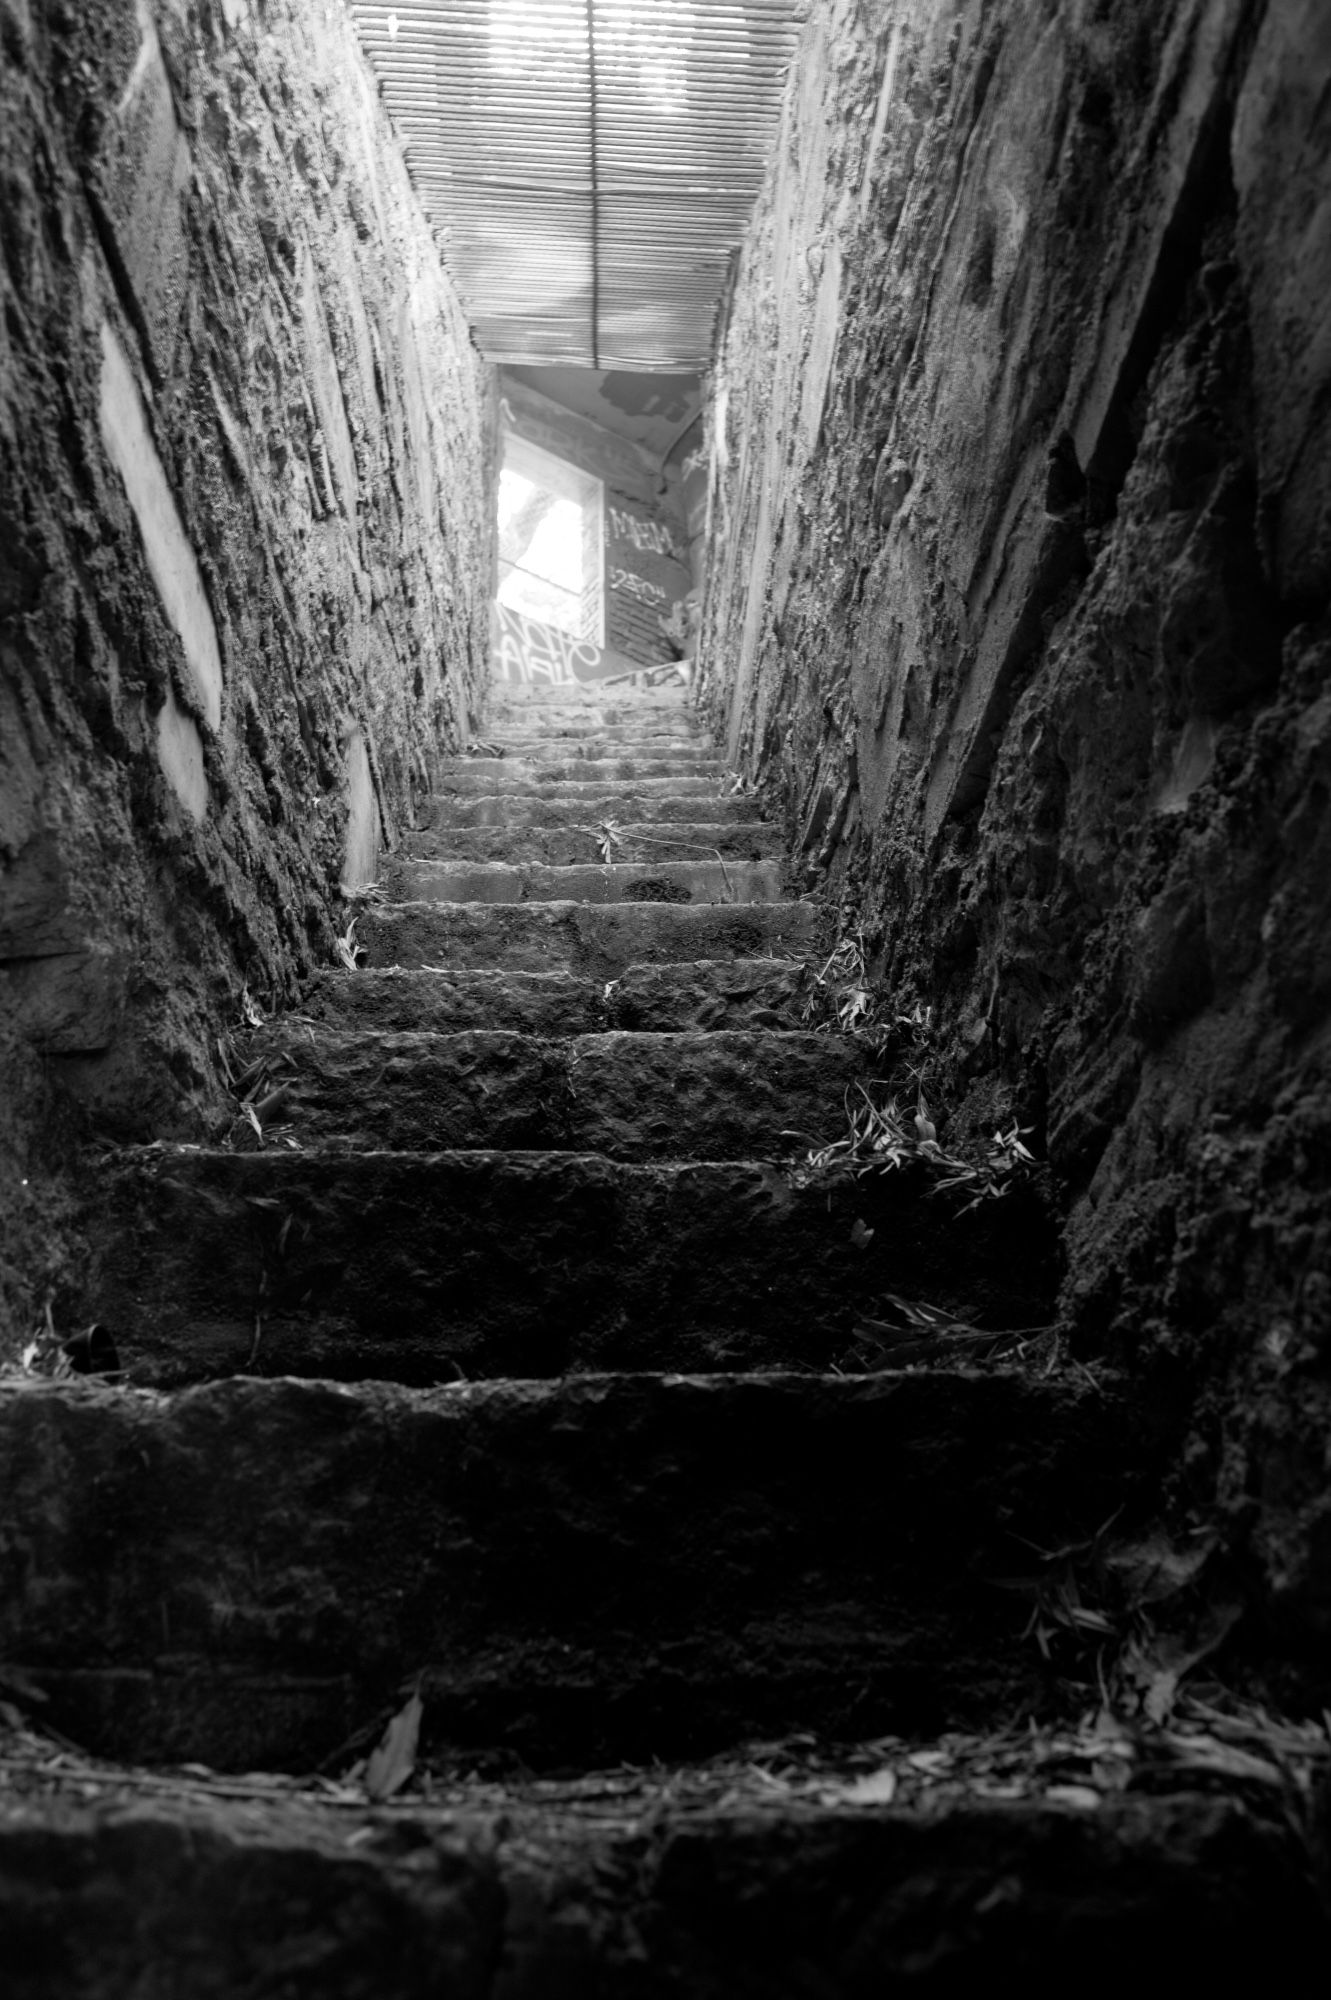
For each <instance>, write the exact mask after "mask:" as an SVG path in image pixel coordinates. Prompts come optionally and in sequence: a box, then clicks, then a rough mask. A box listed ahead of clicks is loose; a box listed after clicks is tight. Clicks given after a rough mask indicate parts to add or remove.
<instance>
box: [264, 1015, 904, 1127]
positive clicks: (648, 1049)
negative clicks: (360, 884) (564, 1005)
mask: <svg viewBox="0 0 1331 2000" xmlns="http://www.w3.org/2000/svg"><path fill="white" fill-rule="evenodd" d="M246 1053H247V1056H248V1057H250V1058H252V1057H254V1056H257V1055H259V1054H260V1053H264V1054H266V1055H267V1057H268V1059H269V1061H270V1063H271V1065H272V1067H271V1075H270V1084H271V1087H272V1088H274V1089H277V1088H279V1087H280V1090H281V1093H282V1100H281V1102H280V1104H275V1105H274V1106H273V1109H272V1111H271V1112H270V1113H269V1114H268V1120H269V1122H268V1127H267V1128H266V1134H265V1136H266V1137H267V1139H268V1140H269V1142H270V1143H271V1141H272V1139H273V1138H274V1137H276V1136H277V1135H278V1133H279V1130H280V1134H281V1137H282V1139H283V1141H285V1139H286V1138H287V1137H288V1136H289V1137H292V1138H295V1139H296V1140H298V1141H299V1143H300V1144H301V1145H306V1146H318V1145H326V1144H329V1143H333V1142H336V1143H339V1144H343V1145H351V1146H362V1147H366V1148H368V1149H371V1150H373V1149H374V1148H376V1147H378V1148H382V1149H387V1150H391V1151H395V1152H408V1151H421V1152H437V1151H439V1150H440V1149H441V1148H445V1147H496V1148H499V1147H516V1148H522V1149H527V1150H534V1151H540V1150H564V1151H571V1152H596V1153H604V1154H606V1155H607V1157H609V1158H611V1159H616V1160H665V1159H697V1160H743V1159H764V1158H779V1159H790V1158H793V1157H795V1156H797V1155H799V1154H801V1152H802V1151H803V1152H807V1151H808V1150H809V1148H810V1147H811V1146H815V1145H825V1144H826V1143H827V1142H828V1141H830V1140H833V1139H837V1138H840V1137H841V1136H843V1134H844V1132H845V1129H846V1112H845V1102H846V1093H847V1091H848V1090H850V1089H851V1088H852V1086H853V1085H854V1083H855V1082H856V1081H857V1080H858V1079H859V1078H861V1077H862V1076H864V1075H865V1074H866V1069H865V1064H864V1060H863V1057H862V1056H861V1054H860V1052H859V1050H858V1049H856V1048H855V1047H854V1045H853V1044H850V1043H846V1042H844V1041H842V1040H840V1039H839V1038H834V1037H832V1036H829V1035H812V1034H805V1035H798V1034H796V1035H771V1034H765V1033H757V1034H743V1033H739V1034H736V1033H732V1034H717V1033H709V1034H693V1035H679V1034H665V1035H643V1034H618V1035H616V1034H610V1035H590V1036H588V1035H582V1036H572V1037H565V1038H563V1039H560V1040H540V1039H537V1038H536V1037H533V1036H526V1035H515V1034H503V1033H498V1032H493V1031H491V1032H488V1033H478V1034H467V1035H460V1036H449V1037H443V1036H437V1035H428V1034H394V1035H375V1036H368V1037H367V1036H365V1035H364V1034H360V1035H334V1034H331V1033H328V1032H321V1033H319V1034H318V1035H317V1036H315V1037H312V1036H311V1035H310V1034H309V1031H308V1030H307V1029H304V1028H301V1027H299V1026H296V1025H291V1026H286V1025H283V1024H282V1023H278V1024H277V1025H276V1026H275V1028H274V1029H273V1030H271V1031H266V1032H264V1033H263V1034H260V1035H257V1036H254V1037H251V1039H250V1041H249V1043H248V1046H247V1051H246ZM237 1131H238V1143H241V1144H244V1145H246V1146H247V1147H248V1146H249V1145H250V1144H251V1143H252V1144H253V1145H256V1146H257V1145H258V1143H259V1141H258V1139H257V1138H254V1137H253V1135H252V1134H251V1133H250V1128H249V1126H248V1125H247V1124H246V1123H245V1122H244V1121H243V1120H242V1121H238V1127H237ZM792 1134H798V1135H799V1136H798V1137H796V1136H792Z"/></svg>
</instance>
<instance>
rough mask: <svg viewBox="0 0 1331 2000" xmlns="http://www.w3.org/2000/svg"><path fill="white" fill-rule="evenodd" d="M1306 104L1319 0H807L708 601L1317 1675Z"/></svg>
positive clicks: (881, 917) (1316, 139) (1328, 501)
mask: <svg viewBox="0 0 1331 2000" xmlns="http://www.w3.org/2000/svg"><path fill="white" fill-rule="evenodd" d="M1328 105H1331V14H1329V13H1328V11H1327V10H1326V8H1325V7H1324V6H1322V5H1319V4H1318V0H1282V4H1279V5H1277V4H1270V5H1263V4H1261V0H1112V4H1111V3H1110V0H1058V4H1054V0H885V4H882V5H878V6H875V7H872V8H863V7H859V6H856V5H853V4H851V0H834V4H829V5H827V6H826V7H823V8H820V9H818V10H816V12H815V15H814V18H813V19H812V21H811V24H810V27H809V30H808V40H807V43H806V46H805V49H804V51H803V54H802V57H801V60H800V61H799V62H798V63H797V64H796V66H795V71H794V75H793V79H792V84H791V88H790V92H789V95H788V99H787V105H786V113H785V122H784V126H783V131H782V137H781V141H780V146H779V151H778V154H777V157H776V161H775V165H774V168H773V171H772V174H771V176H770V178H769V184H768V188H767V191H766V194H765V196H764V199H763V202H762V204H761V206H760V209H759V211H758V213H757V216H756V218H755V222H754V226H753V228H752V231H751V234H750V236H749V239H748V241H747V244H746V247H745V250H744V255H743V261H742V265H741V269H740V274H739V279H738V284H737V288H736V292H735V296H734V300H733V304H732V307H731V310H730V313H729V317H728V321H727V324H726V326H725V328H724V330H723V336H722V340H721V343H720V347H719V352H718V361H717V366H716V368H715V370H714V374H713V380H712V400H711V422H712V429H713V437H714V444H715V462H714V471H713V485H712V493H711V509H712V529H713V546H714V547H715V548H719V550H720V558H719V560H717V561H716V562H714V565H713V569H712V575H711V579H710V586H709V597H708V603H707V607H706V618H705V632H704V689H705V697H706V700H707V701H708V703H709V704H710V707H711V712H712V714H713V715H714V717H715V718H716V719H717V721H718V722H719V723H720V725H721V726H722V728H723V729H724V730H725V732H726V733H727V734H728V737H729V741H730V744H731V747H732V750H733V751H734V752H735V754H737V755H738V756H739V757H740V758H741V759H742V762H743V764H744V767H745V768H746V769H747V770H748V771H749V772H750V773H752V774H755V775H761V776H762V777H763V778H764V780H765V781H766V783H767V784H768V786H769V789H770V791H771V794H772V796H773V797H774V799H775V800H776V801H777V802H778V804H779V805H780V807H781V809H782V810H783V811H784V812H785V814H786V816H787V820H788V824H789V829H790V833H791V837H792V842H793V843H794V845H795V846H796V849H797V851H798V852H799V853H800V854H802V856H803V857H804V858H805V860H806V863H807V865H808V869H809V879H810V880H811V881H818V880H823V879H825V878H826V879H830V881H831V883H832V885H833V886H834V888H837V889H838V890H839V891H840V892H841V894H842V895H843V896H844V898H845V902H846V910H847V915H848V916H850V917H853V918H855V919H857V920H862V921H864V922H865V923H866V924H867V925H868V929H869V937H870V942H871V944H872V945H873V947H874V953H875V960H874V962H875V968H876V969H877V971H878V972H879V973H880V974H881V975H882V977H883V978H884V979H885V981H886V982H887V983H888V986H889V988H890V989H891V990H892V991H893V992H894V993H895V994H896V995H898V996H899V997H900V999H901V1001H902V1002H903V1004H910V1003H912V1002H914V1001H916V1000H919V1001H924V1002H927V1003H929V1004H931V1005H932V1006H934V1007H935V1008H936V1009H937V1017H938V1021H939V1031H938V1038H937V1047H936V1050H935V1056H934V1072H933V1073H934V1077H935V1079H936V1082H937V1094H938V1096H939V1097H940V1100H941V1104H942V1108H943V1109H944V1110H945V1111H946V1112H947V1114H948V1115H949V1118H950V1124H951V1131H952V1134H953V1136H956V1137H964V1136H965V1134H966V1133H967V1131H968V1130H969V1131H971V1132H974V1131H978V1130H979V1129H981V1128H982V1126H987V1127H988V1129H990V1130H992V1129H993V1121H994V1120H995V1119H996V1118H998V1117H999V1116H1004V1117H1005V1116H1007V1115H1010V1114H1015V1115H1017V1116H1019V1117H1020V1118H1021V1119H1022V1121H1023V1123H1029V1124H1031V1125H1032V1126H1033V1127H1034V1128H1035V1132H1036V1143H1038V1145H1039V1147H1040V1149H1041V1150H1042V1151H1044V1150H1046V1149H1047V1156H1048V1159H1049V1161H1050V1162H1051V1164H1052V1168H1053V1171H1054V1174H1055V1176H1056V1177H1057V1182H1058V1186H1059V1189H1060V1195H1061V1199H1062V1201H1063V1202H1064V1203H1065V1205H1066V1210H1067V1216H1068V1222H1067V1238H1066V1241H1067V1252H1068V1275H1067V1282H1066V1286H1065V1291H1064V1308H1065V1311H1066V1316H1067V1321H1068V1324H1069V1327H1070V1328H1071V1331H1072V1335H1073V1338H1074V1340H1075V1342H1076V1349H1077V1351H1078V1352H1080V1353H1081V1354H1083V1355H1092V1354H1103V1355H1107V1356H1111V1357H1113V1358H1114V1359H1116V1360H1117V1361H1120V1362H1123V1363H1126V1364H1128V1365H1129V1366H1131V1367H1133V1368H1135V1369H1137V1370H1138V1371H1139V1372H1140V1373H1141V1376H1142V1378H1143V1381H1144V1382H1148V1383H1149V1384H1150V1387H1151V1392H1152V1393H1153V1394H1156V1395H1158V1396H1160V1397H1162V1398H1168V1399H1170V1401H1171V1403H1172V1404H1173V1405H1174V1406H1175V1407H1176V1408H1177V1409H1178V1410H1179V1412H1180V1417H1181V1429H1180V1437H1181V1441H1182V1439H1183V1437H1184V1434H1185V1432H1186V1433H1187V1436H1186V1445H1185V1446H1184V1448H1183V1449H1182V1450H1181V1453H1180V1464H1179V1479H1178V1488H1177V1493H1176V1495H1175V1498H1176V1500H1177V1501H1178V1504H1179V1505H1180V1507H1184V1508H1186V1507H1187V1506H1197V1507H1201V1508H1203V1509H1204V1510H1211V1509H1213V1508H1215V1507H1216V1506H1217V1504H1218V1506H1219V1508H1220V1511H1221V1515H1222V1517H1223V1518H1224V1519H1225V1520H1226V1521H1227V1523H1228V1524H1229V1528H1230V1531H1231V1533H1232V1538H1233V1543H1234V1546H1235V1549H1236V1551H1237V1552H1238V1554H1239V1557H1240V1560H1241V1561H1244V1562H1247V1563H1248V1564H1249V1565H1250V1568H1251V1574H1252V1575H1253V1577H1254V1578H1255V1579H1257V1580H1258V1581H1259V1582H1260V1589H1259V1590H1258V1593H1257V1595H1258V1598H1259V1599H1260V1602H1261V1604H1262V1606H1263V1611H1264V1616H1265V1619H1266V1621H1267V1623H1266V1626H1265V1634H1266V1636H1267V1637H1268V1638H1269V1637H1271V1636H1273V1635H1276V1634H1283V1641H1282V1643H1286V1644H1287V1645H1289V1646H1292V1647H1293V1648H1294V1650H1295V1651H1297V1650H1298V1648H1299V1647H1300V1646H1303V1645H1306V1646H1307V1648H1308V1658H1309V1659H1312V1658H1313V1657H1314V1656H1315V1655H1317V1654H1318V1649H1319V1647H1320V1649H1321V1650H1320V1660H1321V1664H1320V1666H1319V1667H1318V1673H1319V1675H1320V1676H1321V1679H1322V1682H1323V1683H1325V1680H1326V1673H1327V1669H1326V1664H1325V1661H1326V1654H1325V1640H1326V1637H1327V1636H1328V1633H1331V1476H1329V1475H1331V1461H1329V1460H1328V1455H1327V1437H1328V1435H1331V1383H1329V1381H1328V1368H1329V1366H1331V1268H1329V1266H1331V1078H1329V1076H1328V1000H1329V999H1331V943H1329V942H1328V940H1331V820H1329V817H1328V801H1329V799H1331V691H1328V676H1327V669H1328V665H1329V664H1331V627H1329V626H1328V620H1327V596H1328V587H1329V586H1331V518H1329V516H1331V336H1329V335H1328V331H1327V320H1326V315H1325V301H1326V299H1327V297H1328V296H1331V120H1329V118H1328ZM718 538H719V539H718ZM1251 1629H1254V1630H1258V1629H1260V1621H1254V1623H1253V1625H1252V1627H1251Z"/></svg>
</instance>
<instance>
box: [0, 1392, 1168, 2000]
mask: <svg viewBox="0 0 1331 2000" xmlns="http://www.w3.org/2000/svg"><path fill="white" fill-rule="evenodd" d="M1157 1449H1158V1448H1157ZM1156 1455H1157V1451H1156V1450H1153V1449H1152V1447H1151V1444H1150V1442H1149V1441H1148V1438H1147V1436H1146V1435H1145V1427H1144V1426H1143V1424H1142V1422H1141V1421H1140V1416H1139V1413H1137V1412H1135V1411H1132V1410H1130V1409H1129V1408H1128V1407H1127V1406H1126V1404H1125V1403H1124V1402H1122V1401H1121V1400H1120V1399H1119V1398H1118V1397H1117V1396H1115V1395H1114V1394H1112V1393H1111V1392H1110V1391H1109V1390H1108V1389H1106V1388H1104V1387H1100V1388H1097V1387H1095V1386H1093V1385H1088V1384H1086V1383H1081V1384H1077V1383H1076V1382H1073V1381H1062V1382H1038V1381H1034V1380H1031V1379H1030V1378H1028V1377H1025V1376H1022V1375H1019V1374H1015V1373H1013V1374H1008V1375H1001V1374H1000V1375H987V1376H980V1375H970V1374H931V1373H927V1372H919V1373H914V1374H898V1375H894V1376H874V1377H859V1378H853V1377H842V1376H836V1375H822V1376H819V1375H809V1374H798V1375H787V1374H780V1373H776V1374H757V1375H752V1374H751V1375H744V1376H733V1375H730V1376H712V1377H690V1376H679V1375H672V1376H659V1375H658V1376H636V1377H622V1376H614V1375H610V1376H593V1377H584V1378H581V1379H578V1380H573V1381H562V1382H493V1383H462V1384H458V1385H456V1386H454V1387H453V1388H450V1389H434V1390H427V1391H420V1390H416V1391H413V1390H407V1389H401V1388H396V1387H393V1386H392V1385H389V1384H385V1383H379V1382H373V1383H371V1382H365V1383H358V1384H356V1385H354V1386H338V1385H336V1384H333V1383H328V1382H297V1381H291V1380H283V1381H255V1380H236V1379H233V1380H231V1381H227V1382H217V1383H211V1384H208V1385H206V1386H203V1387H200V1388H196V1389H193V1390H188V1391H185V1392H183V1393H178V1394H175V1395H165V1396H164V1395H160V1394H155V1393H151V1392H146V1391H142V1390H136V1389H132V1388H123V1387H122V1388H113V1387H102V1386H99V1385H93V1384H91V1383H87V1384H85V1383H71V1382H46V1381H40V1382H17V1383H16V1382H13V1381H6V1382H4V1383H0V1520H3V1521H5V1522H6V1523H22V1524H23V1532H22V1534H21V1536H16V1535H14V1534H13V1533H12V1532H10V1533H9V1534H7V1536H6V1538H5V1540H4V1541H3V1542H0V1657H3V1658H4V1660H5V1662H6V1665H7V1668H8V1670H9V1671H10V1672H16V1673H18V1674H19V1675H20V1676H21V1678H22V1680H23V1682H24V1683H26V1684H31V1685H34V1686H36V1687H37V1688H38V1689H40V1690H41V1691H42V1692H43V1693H44V1694H45V1695H46V1696H47V1697H48V1704H47V1705H46V1706H45V1707H44V1708H43V1711H42V1714H43V1719H44V1720H47V1721H49V1722H50V1723H51V1724H52V1725H53V1726H54V1727H55V1728H57V1729H60V1730H62V1731H63V1732H65V1733H66V1734H67V1735H69V1736H70V1737H72V1738H73V1739H74V1741H75V1742H77V1743H79V1744H81V1745H83V1746H85V1747H86V1748H87V1749H89V1750H92V1751H93V1752H95V1753H97V1754H102V1755H109V1756H115V1757H122V1758H130V1759H136V1760H142V1761H145V1762H150V1763H157V1762H162V1761H164V1760H168V1759H169V1760H172V1761H182V1762H183V1761H188V1760H195V1759H199V1760H204V1761H206V1762H207V1763H208V1764H209V1765H211V1766H212V1767H213V1768H214V1769H218V1770H241V1771H253V1770H256V1769H262V1768H268V1769H280V1768H287V1769H293V1768H294V1769H302V1768H303V1769H309V1768H310V1767H312V1766H313V1765H314V1764H315V1763H317V1762H319V1761H320V1760H322V1759H325V1758H328V1757H329V1756H330V1755H331V1754H335V1753H336V1752H337V1750H338V1746H339V1745H341V1744H343V1743H344V1742H345V1741H346V1740H347V1738H348V1737H349V1736H350V1735H351V1734H352V1733H353V1732H354V1731H355V1730H357V1729H358V1728H361V1727H363V1726H364V1725H365V1724H367V1723H368V1722H371V1721H372V1719H373V1717H374V1716H375V1714H376V1712H377V1711H379V1710H380V1709H381V1708H382V1706H383V1705H384V1704H385V1703H395V1702H396V1701H399V1700H400V1699H401V1697H400V1695H399V1694H398V1693H397V1691H398V1689H399V1688H400V1687H401V1686H402V1683H403V1681H404V1679H406V1678H407V1677H411V1679H412V1680H413V1681H415V1682H416V1683H417V1684H418V1685H419V1687H420V1691H421V1694H422V1697H423V1700H424V1704H425V1733H426V1735H425V1740H426V1741H427V1743H428V1742H430V1741H433V1742H436V1743H438V1742H444V1743H450V1744H454V1745H484V1746H486V1747H487V1748H502V1749H506V1750H509V1751H511V1752H514V1753H516V1754H518V1755H519V1756H521V1757H523V1758H524V1759H525V1760H527V1762H528V1763H529V1764H539V1765H543V1766H544V1767H546V1768H550V1767H551V1766H558V1765H567V1764H569V1763H578V1764H582V1765H586V1764H588V1763H592V1762H610V1761H613V1760H614V1759H616V1758H620V1757H636V1758H639V1759H643V1758H648V1757H652V1756H663V1757H668V1756H694V1755H705V1754H708V1753H709V1752H710V1751H712V1750H714V1749H717V1748H719V1747H721V1746H723V1745H726V1744H728V1743H733V1742H734V1741H736V1740H737V1739H738V1738H740V1737H743V1736H745V1735H748V1736H753V1735H754V1734H763V1735H767V1734H771V1735H776V1734H780V1733H783V1732H786V1731H792V1730H801V1729H811V1728H812V1729H820V1730H825V1731H827V1732H828V1733H831V1734H843V1735H844V1734H846V1733H849V1732H854V1733H857V1734H861V1735H868V1734H872V1733H875V1732H877V1731H880V1730H888V1729H892V1730H896V1731H899V1732H905V1731H920V1730H929V1731H934V1730H937V1729H942V1728H947V1727H951V1726H964V1725H965V1723H966V1722H967V1721H969V1720H975V1721H979V1720H980V1719H982V1718H983V1719H989V1718H992V1717H993V1716H994V1715H995V1714H1001V1713H1006V1712H1010V1711H1011V1710H1012V1709H1013V1708H1015V1707H1016V1706H1017V1705H1018V1704H1019V1703H1022V1704H1030V1703H1031V1702H1032V1701H1033V1700H1034V1699H1035V1698H1036V1697H1037V1694H1038V1690H1039V1688H1040V1685H1041V1682H1042V1679H1043V1675H1042V1671H1041V1664H1042V1663H1041V1655H1040V1652H1039V1650H1038V1649H1037V1647H1036V1646H1035V1645H1034V1644H1033V1643H1032V1641H1031V1640H1030V1639H1029V1638H1023V1636H1022V1633H1023V1628H1024V1627H1025V1626H1026V1624H1027V1621H1028V1616H1029V1609H1030V1607H1029V1605H1028V1604H1027V1603H1026V1601H1025V1600H1024V1599H1023V1598H1021V1597H1020V1596H1014V1594H1013V1593H1012V1592H1010V1591H1007V1590H1003V1589H1000V1588H996V1587H995V1579H997V1578H1000V1577H1003V1576H1004V1575H1008V1574H1010V1573H1011V1570H1012V1565H1013V1564H1014V1563H1020V1564H1023V1565H1024V1564H1028V1563H1029V1560H1030V1555H1029V1543H1030V1542H1031V1541H1038V1544H1039V1546H1040V1547H1042V1548H1057V1547H1059V1546H1061V1545H1064V1544H1067V1543H1075V1542H1077V1541H1080V1540H1083V1539H1085V1538H1087V1537H1089V1536H1091V1535H1093V1534H1094V1533H1095V1531H1096V1530H1097V1528H1099V1527H1100V1526H1101V1525H1102V1524H1103V1522H1104V1521H1105V1520H1106V1519H1107V1518H1108V1517H1109V1516H1110V1514H1115V1515H1116V1517H1117V1518H1118V1519H1119V1520H1120V1522H1122V1521H1124V1520H1126V1521H1128V1522H1129V1523H1131V1521H1132V1518H1133V1510H1132V1503H1133V1500H1134V1497H1135V1495H1136V1492H1137V1491H1138V1489H1139V1487H1140V1485H1141V1482H1142V1479H1143V1474H1144V1473H1145V1472H1146V1471H1147V1469H1148V1467H1149V1466H1150V1464H1151V1461H1152V1459H1153V1458H1154V1457H1155V1456H1156ZM367 1990H368V1989H367ZM375 1990H378V1989H377V1988H376V1989H375Z"/></svg>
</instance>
